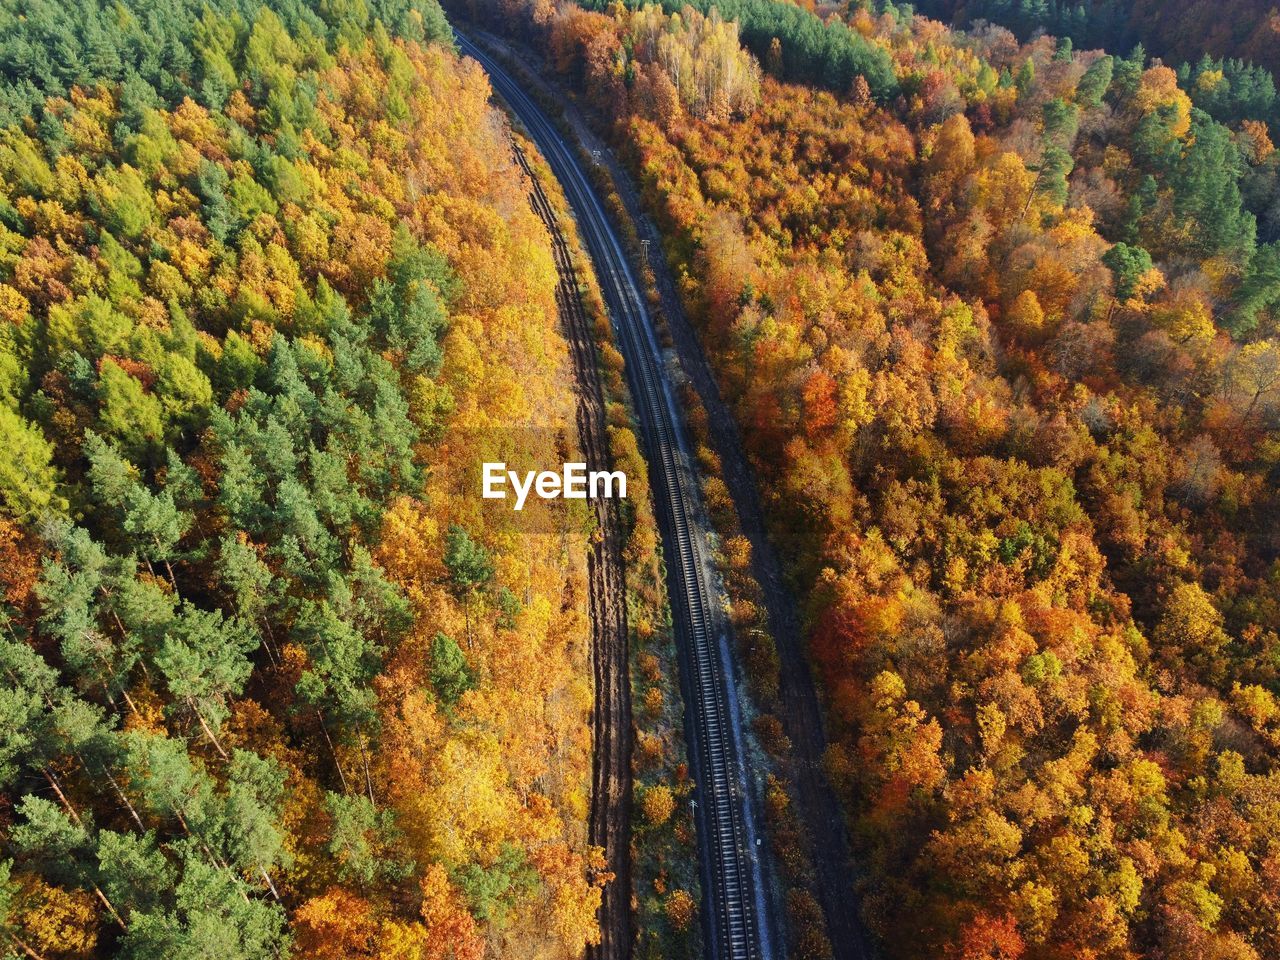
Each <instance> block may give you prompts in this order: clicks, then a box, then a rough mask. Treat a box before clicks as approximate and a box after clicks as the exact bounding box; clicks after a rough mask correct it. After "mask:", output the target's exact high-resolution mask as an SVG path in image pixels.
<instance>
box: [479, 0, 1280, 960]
mask: <svg viewBox="0 0 1280 960" xmlns="http://www.w3.org/2000/svg"><path fill="white" fill-rule="evenodd" d="M675 6H677V5H670V6H666V7H665V8H664V12H665V13H666V14H669V15H668V16H666V17H665V27H664V28H663V29H665V31H666V34H667V36H666V44H667V45H668V47H670V46H676V45H682V46H684V48H685V52H684V54H683V55H682V57H675V56H672V55H670V54H669V53H661V52H659V53H655V50H658V51H661V49H662V45H661V44H660V43H655V42H653V40H652V39H651V38H652V34H653V31H654V29H655V26H654V18H655V16H658V14H657V13H655V11H654V10H653V8H642V9H629V8H627V7H623V6H621V5H611V6H606V5H603V4H596V3H588V4H585V5H584V6H577V5H575V4H573V3H561V4H558V5H556V6H554V7H552V6H551V5H547V4H540V3H532V4H528V5H525V6H522V5H520V4H518V3H513V2H504V3H500V4H499V3H486V2H484V0H475V2H473V3H471V4H470V5H469V8H470V9H471V10H472V11H473V12H474V15H475V16H476V17H477V18H478V19H479V20H480V22H482V23H483V24H484V25H485V26H486V27H487V28H488V29H491V30H503V31H505V32H506V33H507V34H508V35H510V36H513V37H515V38H517V39H519V40H520V41H521V42H524V43H528V44H531V45H533V46H534V47H536V48H539V49H541V50H542V51H544V52H545V54H546V56H547V58H548V62H549V63H550V64H551V66H552V67H554V68H555V69H556V70H557V71H558V72H559V73H560V75H561V77H562V78H563V82H564V83H565V84H567V85H568V86H569V87H570V88H572V89H575V90H577V91H579V96H580V97H581V99H582V101H583V103H584V104H585V105H586V106H587V107H588V108H589V109H590V110H591V111H592V116H593V117H595V119H596V122H597V123H598V124H600V126H601V128H602V129H605V130H607V132H608V133H609V135H610V137H611V138H612V140H613V142H614V143H615V144H616V146H617V148H618V150H619V151H620V152H621V153H622V154H623V155H624V156H625V157H626V158H627V162H628V163H629V165H630V168H631V171H632V173H633V175H634V176H635V177H636V179H637V181H638V183H639V186H640V188H641V190H642V192H643V194H644V199H645V203H646V205H647V206H648V208H649V210H650V211H651V212H652V213H653V215H654V216H655V217H656V219H657V221H658V223H659V225H660V227H661V229H662V231H663V234H664V247H665V253H666V258H667V261H668V263H669V265H670V266H671V268H672V270H673V271H674V272H675V273H676V276H677V279H678V281H679V282H680V283H681V286H682V297H683V300H684V306H685V309H686V310H687V311H688V312H689V314H690V315H691V317H692V319H693V321H694V323H695V324H696V326H697V328H698V330H699V334H700V338H701V340H702V344H703V346H704V348H705V350H706V351H707V353H708V355H709V356H710V358H711V362H712V364H713V365H714V367H715V371H716V375H717V379H718V381H719V386H720V389H721V391H723V393H724V394H725V395H726V397H727V398H728V399H729V401H730V403H731V404H732V406H733V408H734V411H735V413H736V418H737V421H738V425H739V427H740V429H741V431H742V433H743V436H744V440H745V443H746V445H747V447H748V450H749V454H750V457H751V460H752V463H753V465H754V467H755V469H756V470H757V472H758V477H759V483H760V485H761V487H762V490H763V496H764V500H765V508H766V511H767V512H768V515H769V520H770V523H771V527H772V531H773V538H774V540H775V542H776V543H777V545H778V546H779V547H780V548H781V550H782V552H783V554H784V556H785V559H786V561H787V564H788V567H789V571H790V576H791V581H792V586H793V588H794V589H795V591H796V592H797V594H798V596H799V598H800V602H801V604H802V607H803V609H804V613H805V621H806V631H807V635H808V646H809V652H810V655H811V658H812V661H813V664H814V667H815V669H816V671H817V674H818V677H819V680H820V682H821V685H822V688H823V691H824V698H825V702H826V712H827V722H828V734H829V736H830V738H831V741H832V743H831V747H830V749H829V752H828V757H827V766H828V770H829V773H830V775H831V776H832V777H833V779H834V780H835V781H836V784H837V787H838V790H839V793H840V795H841V797H842V799H843V802H844V805H845V809H846V812H847V815H848V819H849V823H850V826H851V829H852V832H853V836H854V842H855V846H856V848H857V859H858V861H859V863H860V865H861V866H862V871H861V873H859V874H851V875H850V877H849V878H848V890H849V893H850V895H851V896H852V895H854V894H856V895H857V896H858V897H859V898H860V901H861V906H862V912H863V915H864V917H865V919H866V921H867V923H868V924H869V926H870V927H871V929H872V931H873V933H874V934H876V936H877V940H878V943H879V945H880V948H881V949H882V951H883V953H884V955H885V956H889V957H901V958H917V957H918V958H924V957H930V958H933V957H944V958H948V960H995V958H1006V960H1008V958H1021V957H1026V958H1037V960H1041V958H1043V960H1058V958H1061V960H1066V958H1081V957H1087V958H1116V960H1119V958H1126V960H1127V958H1135V957H1144V958H1147V957H1149V958H1161V960H1163V958H1168V960H1173V958H1186V957H1199V958H1215V960H1217V958H1222V960H1228V958H1229V960H1258V958H1265V957H1272V956H1275V955H1277V953H1280V939H1278V936H1277V931H1278V930H1280V898H1277V896H1276V892H1275V891H1276V889H1277V872H1276V871H1277V863H1278V862H1280V861H1277V853H1278V852H1280V817H1278V816H1277V812H1276V811H1277V809H1280V806H1278V801H1280V699H1278V697H1280V672H1278V668H1280V635H1278V634H1277V624H1278V623H1280V340H1278V339H1277V337H1278V336H1280V246H1277V239H1278V238H1280V193H1278V190H1280V179H1278V177H1280V153H1278V152H1277V150H1276V148H1275V145H1274V143H1273V140H1272V129H1271V122H1272V119H1273V118H1274V114H1275V99H1274V78H1273V77H1272V76H1271V74H1269V73H1268V72H1267V67H1268V64H1267V63H1266V62H1265V60H1263V59H1261V58H1260V55H1259V49H1258V47H1257V46H1256V45H1254V44H1253V42H1252V41H1251V40H1249V39H1248V38H1247V37H1246V38H1245V39H1243V40H1238V42H1237V43H1234V44H1227V43H1225V42H1220V38H1221V37H1222V36H1224V35H1225V33H1226V32H1227V29H1228V27H1227V25H1226V23H1227V22H1229V21H1230V19H1231V17H1233V16H1235V15H1236V14H1237V13H1238V15H1239V17H1240V18H1241V21H1242V22H1249V23H1256V24H1258V29H1259V31H1263V30H1264V29H1265V22H1264V21H1265V18H1263V17H1253V15H1252V13H1251V12H1250V11H1251V10H1252V9H1253V8H1252V7H1251V5H1248V4H1242V5H1239V7H1238V8H1237V7H1234V6H1233V7H1231V8H1229V9H1230V12H1226V13H1225V14H1224V11H1223V8H1222V6H1221V5H1218V7H1216V8H1215V10H1216V12H1217V14H1219V15H1224V17H1225V20H1224V24H1223V26H1222V29H1221V30H1218V31H1216V32H1206V33H1205V34H1203V35H1202V34H1197V33H1195V32H1194V31H1186V30H1182V33H1181V37H1182V40H1181V45H1179V46H1175V45H1172V44H1170V45H1169V46H1167V47H1161V46H1160V44H1162V43H1165V42H1166V41H1164V40H1161V39H1160V37H1161V36H1163V34H1161V31H1162V30H1164V29H1165V26H1164V25H1165V24H1179V25H1185V23H1186V22H1187V21H1186V19H1185V17H1189V16H1191V15H1192V14H1191V13H1190V12H1184V11H1183V10H1182V8H1183V7H1188V8H1189V7H1194V6H1196V5H1193V4H1188V5H1184V4H1162V5H1145V6H1144V5H1141V4H1134V5H1133V6H1134V9H1135V10H1136V9H1137V8H1138V7H1143V9H1145V8H1146V7H1155V6H1159V7H1160V8H1161V10H1162V11H1167V13H1168V19H1165V18H1164V17H1163V16H1144V15H1142V14H1140V13H1134V14H1133V20H1132V21H1130V20H1129V19H1127V18H1128V13H1127V12H1126V14H1125V17H1126V20H1125V22H1126V24H1138V23H1140V24H1142V29H1143V30H1144V31H1145V30H1150V31H1151V34H1150V37H1149V42H1150V45H1151V46H1150V49H1152V50H1153V51H1156V50H1158V49H1162V50H1164V51H1166V52H1165V53H1164V55H1165V56H1171V57H1172V58H1173V59H1171V60H1169V61H1168V62H1166V61H1164V60H1161V59H1153V58H1151V57H1149V56H1148V55H1147V52H1146V49H1144V48H1143V47H1142V46H1141V45H1140V44H1139V43H1137V41H1138V40H1142V39H1148V38H1146V37H1145V35H1144V37H1136V38H1135V36H1134V35H1133V34H1132V33H1131V32H1129V28H1128V27H1126V29H1125V30H1119V28H1116V32H1115V33H1111V32H1109V31H1110V30H1111V29H1112V27H1110V26H1108V27H1106V28H1105V29H1104V28H1103V27H1102V26H1097V29H1098V30H1099V31H1100V34H1089V33H1087V32H1086V33H1083V34H1081V33H1076V36H1077V37H1079V38H1082V40H1083V42H1072V39H1071V36H1070V32H1069V31H1063V32H1064V33H1067V34H1068V35H1067V36H1063V37H1062V38H1061V39H1059V38H1056V37H1054V36H1053V35H1051V34H1049V33H1045V32H1043V31H1044V29H1049V30H1052V29H1053V28H1054V27H1053V23H1052V22H1050V21H1049V20H1046V19H1043V18H1042V19H1040V20H1037V21H1036V22H1035V23H1034V24H1029V23H1025V22H1023V23H1012V22H1011V23H1010V25H1009V26H1012V27H1014V28H1015V29H1016V31H1017V32H1014V31H1013V30H1011V29H1009V27H1006V26H1002V25H1000V23H992V22H984V23H979V22H977V20H978V13H977V11H978V9H979V5H976V4H970V5H967V9H968V10H969V11H970V14H971V16H970V17H969V18H968V19H967V20H966V21H965V24H966V25H967V26H968V27H969V28H968V29H957V28H953V27H951V26H948V25H946V24H944V23H941V22H938V21H936V20H932V19H929V18H927V17H925V16H918V15H915V14H914V13H913V12H912V11H911V10H910V9H909V8H906V7H903V6H894V5H892V4H887V3H885V4H865V3H853V4H850V5H849V6H848V7H847V8H842V9H841V11H840V13H839V17H837V18H836V19H831V18H830V17H827V18H825V19H823V18H819V17H817V16H816V15H815V14H814V13H813V12H812V11H811V10H805V9H802V6H794V7H793V6H791V5H788V4H763V3H762V4H759V5H756V4H750V3H746V4H729V3H726V4H714V5H705V4H697V5H693V6H685V7H683V9H682V10H680V11H678V12H675ZM929 6H930V5H928V4H925V5H924V9H929ZM937 6H938V8H939V9H938V11H937V12H940V13H941V12H947V13H949V14H950V13H954V12H955V11H954V10H947V11H943V10H942V9H941V7H942V5H937ZM948 6H949V5H948ZM988 6H991V7H993V8H994V7H996V6H998V5H996V4H991V5H988ZM1006 6H1013V5H1006ZM1017 6H1018V8H1019V9H1020V10H1022V11H1026V10H1042V9H1043V10H1045V11H1050V10H1058V6H1057V5H1052V4H1050V5H1044V4H1041V5H1038V6H1036V5H1027V4H1020V5H1017ZM1120 6H1122V5H1113V6H1110V7H1105V8H1104V7H1103V6H1102V5H1094V6H1093V7H1084V8H1081V9H1083V11H1084V12H1083V13H1082V14H1081V15H1080V16H1081V17H1083V18H1084V20H1085V21H1088V22H1089V23H1092V22H1093V21H1091V20H1090V19H1089V18H1090V17H1092V16H1094V15H1095V13H1096V14H1098V15H1101V14H1102V12H1103V11H1104V10H1107V9H1118V8H1119V7H1120ZM1124 6H1126V7H1127V5H1124ZM769 7H772V8H774V9H772V10H768V11H767V13H768V14H769V17H768V18H766V17H765V15H764V14H763V13H761V12H760V11H761V10H762V9H764V8H769ZM779 7H781V8H782V9H780V10H779V9H776V8H779ZM1095 8H1097V9H1096V10H1095ZM984 9H985V8H984ZM1206 9H1207V8H1206ZM700 11H706V13H705V14H704V13H703V12H700ZM1073 15H1074V14H1073ZM984 16H985V17H986V18H988V20H999V19H1000V18H998V17H997V16H996V11H995V10H994V9H993V10H990V11H988V12H986V13H985V14H984ZM1046 16H1047V14H1046ZM1180 17H1181V18H1183V19H1178V18H1180ZM1251 17H1252V19H1250V18H1251ZM735 19H736V20H737V22H736V23H733V22H731V21H734V20H735ZM704 21H711V22H712V26H708V25H707V23H706V22H704ZM721 21H723V22H725V23H728V24H729V29H728V31H727V32H726V31H725V30H724V29H722V28H720V27H719V26H715V24H716V23H718V22H721ZM762 23H765V24H770V25H769V26H765V27H764V28H763V30H764V33H763V34H762V33H759V32H757V30H758V28H759V25H760V24H762ZM1031 28H1034V29H1031ZM1169 29H1172V28H1169ZM1179 29H1182V27H1181V26H1180V28H1179ZM820 32H825V33H826V35H827V36H830V37H839V38H848V40H847V41H846V40H844V39H842V40H840V41H839V42H841V43H844V42H848V43H849V46H850V49H856V50H858V51H859V53H858V57H857V62H858V63H859V64H861V65H862V66H861V67H859V68H858V70H857V71H855V76H854V77H853V79H852V82H850V81H849V79H848V75H847V73H845V72H844V71H843V70H842V68H840V67H838V66H833V65H832V62H831V61H829V60H824V59H823V58H822V56H821V55H815V52H814V51H815V50H816V49H817V47H816V46H815V44H814V43H813V42H812V41H811V40H810V38H811V37H812V36H816V35H818V34H819V33H820ZM1244 32H1245V33H1247V31H1244ZM735 33H738V37H737V43H736V44H735V42H734V39H735V38H734V36H733V35H734V34H735ZM1234 35H1235V36H1236V37H1237V39H1238V38H1239V37H1240V35H1241V32H1240V31H1237V32H1236V33H1235V34H1234ZM708 36H715V37H717V38H719V39H717V40H716V41H715V42H709V41H708V40H707V37H708ZM1201 36H1203V37H1204V39H1205V40H1206V42H1205V43H1204V44H1203V45H1200V44H1199V38H1200V37H1201ZM1112 41H1115V42H1114V43H1113V42H1112ZM832 42H835V41H832ZM1090 44H1093V45H1094V46H1090ZM1193 45H1194V46H1196V48H1195V49H1192V46H1193ZM825 49H831V48H829V47H828V48H825ZM675 63H682V64H686V65H688V64H690V63H691V64H693V66H692V67H686V68H684V69H681V70H679V71H674V72H673V70H672V69H671V64H675ZM881 64H886V65H888V66H889V67H891V69H892V75H891V76H889V75H886V74H884V73H883V72H882V71H881V67H880V66H879V65H881ZM730 67H731V68H730ZM690 69H692V70H694V71H702V73H703V74H705V75H707V76H711V77H724V78H728V80H727V81H726V84H725V85H723V86H721V87H720V89H719V91H718V93H717V91H716V90H714V89H713V90H711V91H710V92H702V93H700V94H699V95H698V96H697V97H696V98H690V97H688V96H686V95H685V94H684V87H683V86H682V84H683V79H684V77H685V76H687V75H688V73H689V70H690ZM757 72H758V75H759V81H758V83H756V82H755V81H754V79H753V80H752V81H751V82H750V83H747V84H745V85H744V82H743V78H754V77H755V76H756V74H757ZM707 104H710V105H712V106H711V107H710V108H708V107H707V106H706V105H707ZM765 686H767V685H765ZM763 696H764V697H765V698H767V696H768V693H767V690H766V692H765V693H764V694H763ZM802 919H803V918H801V917H798V916H794V915H793V916H791V917H790V918H789V922H790V924H791V927H792V929H791V930H790V931H789V943H790V944H791V946H792V948H793V952H794V955H797V956H806V957H817V956H822V955H824V953H825V951H829V950H830V944H829V943H827V944H825V945H824V943H823V941H822V938H821V937H816V938H815V937H806V936H802V934H803V933H804V931H799V930H797V929H796V927H797V926H798V925H799V923H800V922H801V921H802ZM810 920H812V917H810ZM817 922H821V918H818V921H817Z"/></svg>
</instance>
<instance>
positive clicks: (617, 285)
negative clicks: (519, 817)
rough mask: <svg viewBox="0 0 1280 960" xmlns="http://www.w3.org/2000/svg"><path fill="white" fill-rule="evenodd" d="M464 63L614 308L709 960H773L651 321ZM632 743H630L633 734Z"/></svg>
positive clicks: (597, 226)
mask: <svg viewBox="0 0 1280 960" xmlns="http://www.w3.org/2000/svg"><path fill="white" fill-rule="evenodd" d="M458 42H459V46H460V48H461V49H462V52H463V53H465V54H466V55H468V56H470V57H472V58H474V59H475V60H476V61H477V62H479V63H480V65H481V66H482V67H483V68H484V69H485V71H486V72H487V73H488V74H489V77H490V79H491V81H492V83H493V86H494V89H495V90H496V91H497V93H498V94H499V95H500V96H501V97H502V99H503V100H505V101H506V103H507V104H508V106H509V107H510V108H511V110H512V111H513V113H514V114H515V115H516V117H517V118H518V119H519V120H520V121H521V123H522V124H523V125H524V127H525V128H526V129H527V130H528V131H529V134H530V136H531V137H532V138H533V140H534V141H535V142H536V143H537V145H538V148H539V149H540V150H541V152H542V154H543V156H545V157H546V159H547V161H548V163H549V164H550V166H551V169H552V171H553V172H554V174H555V176H556V178H557V179H558V180H559V181H560V183H561V185H562V187H563V188H564V191H565V195H566V197H567V198H568V200H569V203H570V205H571V206H572V208H573V211H574V214H575V217H576V218H577V221H578V225H579V229H580V232H581V234H582V237H583V239H584V240H585V242H586V246H587V249H588V251H589V253H590V255H591V258H592V260H593V262H594V265H595V269H596V275H597V277H598V279H599V281H600V284H601V287H602V290H603V292H604V295H605V301H606V303H607V304H608V306H609V311H610V316H611V319H612V321H613V324H614V329H615V331H616V333H617V337H618V341H619V346H620V348H621V351H622V354H623V356H624V357H625V359H626V364H627V377H628V381H629V384H630V387H631V391H632V396H633V398H634V400H635V405H636V412H637V415H638V417H639V420H640V426H641V432H642V433H643V435H644V440H645V448H646V452H647V454H648V460H649V471H650V477H651V487H652V490H653V497H654V505H655V507H656V508H657V515H658V520H659V525H660V527H661V529H662V533H663V544H664V548H665V551H666V556H667V576H668V587H669V592H670V596H671V602H672V610H673V613H674V614H675V621H676V628H677V636H678V639H679V645H680V650H681V666H682V669H681V681H682V682H681V685H682V688H683V690H684V697H685V724H686V731H687V739H688V742H689V752H690V756H691V758H692V760H693V768H694V773H695V779H696V782H697V785H698V790H697V794H696V803H697V806H696V809H695V814H696V822H697V825H698V837H699V851H700V855H701V856H700V859H701V864H702V879H703V884H702V889H703V909H702V916H703V921H704V929H705V933H706V942H707V947H708V954H709V955H710V956H711V957H714V958H716V960H720V958H728V960H772V958H773V956H774V949H773V923H772V918H771V917H770V916H769V913H768V908H767V900H766V895H765V894H766V890H765V881H764V877H763V870H762V866H761V862H760V858H759V856H758V853H757V851H758V849H759V847H760V838H759V835H758V832H757V829H756V822H755V821H756V816H755V811H754V809H753V803H752V799H751V788H750V785H749V781H748V779H747V777H746V770H745V765H744V762H743V760H744V753H743V749H744V745H743V735H742V729H741V723H742V721H741V715H740V707H739V703H738V697H737V692H736V689H735V681H734V673H733V668H732V661H731V654H730V648H729V638H728V635H727V630H726V625H725V623H724V619H723V612H722V611H721V610H720V609H719V608H718V606H717V605H716V604H714V603H713V602H712V600H713V598H714V597H715V596H716V592H717V591H716V587H715V584H716V578H715V573H714V571H713V569H712V567H711V564H710V562H709V556H710V552H709V550H708V547H707V542H706V530H705V529H704V527H703V524H702V522H701V517H702V516H703V511H702V509H701V498H700V493H699V491H698V486H697V482H696V479H695V477H694V474H693V472H692V470H691V467H690V464H691V463H692V462H693V458H692V456H691V448H690V444H689V441H688V438H687V436H686V434H685V431H684V426H683V423H682V421H681V419H680V417H679V415H678V413H677V407H676V404H675V401H674V396H673V392H672V388H671V384H670V382H669V380H668V378H667V371H666V368H665V366H664V365H663V361H662V354H661V351H660V350H659V347H658V342H657V338H656V335H655V333H654V329H653V321H652V318H651V317H650V315H649V313H648V311H647V309H646V308H645V305H644V300H643V297H642V296H641V294H640V289H639V285H638V284H637V283H636V280H635V277H634V274H633V273H632V270H631V266H630V264H629V263H628V261H627V257H626V254H625V253H624V251H623V247H622V244H621V243H620V241H619V240H618V237H617V235H616V233H615V232H614V230H613V227H612V225H611V224H610V222H609V219H608V217H607V216H606V214H605V212H604V206H603V204H602V203H601V201H600V198H599V197H598V196H597V194H596V192H595V190H594V188H593V187H592V185H591V183H590V180H589V179H588V178H587V176H586V174H585V173H584V171H583V170H582V168H581V166H580V164H579V163H578V160H577V158H576V156H575V155H574V154H573V152H572V151H571V150H570V149H569V147H568V146H567V145H566V144H565V143H564V141H563V139H562V138H561V136H560V134H559V132H558V131H557V130H556V129H555V128H554V127H553V126H552V124H551V123H550V121H549V120H548V119H547V118H546V116H545V115H544V114H543V113H542V111H541V109H540V108H539V107H538V106H537V105H536V104H535V103H534V102H533V101H532V100H530V99H529V97H528V96H527V95H525V93H524V92H523V90H521V88H520V86H519V84H517V83H516V82H515V81H514V80H512V79H511V77H510V76H508V75H507V74H506V72H505V71H504V70H503V69H502V68H501V67H500V66H499V65H498V64H497V63H496V62H495V61H494V60H493V59H492V58H491V57H489V56H487V55H486V54H485V53H484V52H483V51H482V50H480V49H478V48H477V47H476V46H475V45H474V44H472V43H471V42H469V41H468V40H467V38H466V37H463V36H461V35H459V37H458ZM625 735H627V736H630V731H629V730H628V731H626V734H625Z"/></svg>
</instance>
